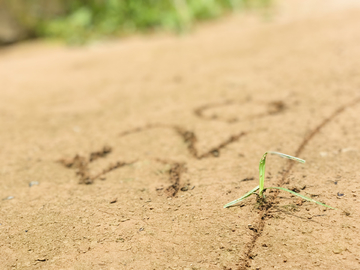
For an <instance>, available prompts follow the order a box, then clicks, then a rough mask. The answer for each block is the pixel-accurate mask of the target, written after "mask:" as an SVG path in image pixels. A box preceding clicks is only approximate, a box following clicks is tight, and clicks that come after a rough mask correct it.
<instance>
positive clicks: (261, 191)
mask: <svg viewBox="0 0 360 270" xmlns="http://www.w3.org/2000/svg"><path fill="white" fill-rule="evenodd" d="M267 154H273V155H278V156H281V157H283V158H288V159H292V160H295V161H298V162H300V163H305V160H303V159H300V158H297V157H293V156H290V155H286V154H283V153H279V152H271V151H269V152H266V153H265V154H264V155H263V156H262V158H261V160H260V164H259V174H260V181H259V185H258V186H257V187H256V188H254V189H253V190H250V191H249V192H248V193H246V194H245V195H244V196H242V197H241V198H239V199H237V200H235V201H232V202H229V203H227V204H225V205H224V208H227V207H229V206H232V205H234V204H236V203H238V202H241V201H242V200H245V199H246V198H247V197H249V196H250V195H251V194H256V195H257V196H258V198H259V200H260V201H262V202H264V201H265V195H264V192H265V191H266V189H279V190H284V191H287V192H290V193H291V194H293V195H296V196H298V197H300V198H302V199H304V200H307V201H309V202H314V203H317V204H319V205H322V206H325V207H328V208H331V209H335V208H333V207H331V206H328V205H326V204H323V203H321V202H318V201H315V200H313V199H311V198H308V197H305V196H303V195H301V194H299V193H296V192H294V191H292V190H289V189H286V188H283V187H267V188H264V182H265V163H266V157H267ZM257 190H259V193H256V191H257Z"/></svg>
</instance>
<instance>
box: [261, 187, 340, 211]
mask: <svg viewBox="0 0 360 270" xmlns="http://www.w3.org/2000/svg"><path fill="white" fill-rule="evenodd" d="M266 189H280V190H284V191H287V192H290V193H291V194H294V195H296V196H298V197H300V198H302V199H304V200H307V201H309V202H314V203H317V204H319V205H322V206H325V207H328V208H331V209H334V210H336V208H334V207H331V206H329V205H326V204H323V203H321V202H318V201H315V200H313V199H310V198H308V197H305V196H304V195H301V194H299V193H296V192H294V191H292V190H289V189H287V188H282V187H268V188H266Z"/></svg>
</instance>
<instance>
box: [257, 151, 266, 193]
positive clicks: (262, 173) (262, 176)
mask: <svg viewBox="0 0 360 270" xmlns="http://www.w3.org/2000/svg"><path fill="white" fill-rule="evenodd" d="M267 154H268V152H265V154H264V155H263V156H262V158H261V160H260V163H259V196H260V198H262V197H263V192H264V182H265V163H266V156H267Z"/></svg>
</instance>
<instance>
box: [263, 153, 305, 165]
mask: <svg viewBox="0 0 360 270" xmlns="http://www.w3.org/2000/svg"><path fill="white" fill-rule="evenodd" d="M267 153H269V154H273V155H278V156H280V157H283V158H288V159H292V160H295V161H298V162H300V163H305V160H303V159H301V158H297V157H293V156H290V155H287V154H283V153H279V152H273V151H269V152H267Z"/></svg>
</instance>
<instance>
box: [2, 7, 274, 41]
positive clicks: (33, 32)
mask: <svg viewBox="0 0 360 270" xmlns="http://www.w3.org/2000/svg"><path fill="white" fill-rule="evenodd" d="M270 1H271V0H51V1H48V0H0V45H8V44H13V43H16V42H19V41H21V40H26V39H32V38H42V37H45V38H49V37H50V38H56V39H60V40H64V41H65V42H67V43H68V44H83V43H86V42H89V41H91V40H97V39H104V38H109V37H113V36H124V35H129V34H133V33H136V32H153V31H159V30H161V31H169V32H177V33H182V32H186V31H189V30H190V29H191V27H192V26H193V25H194V23H195V22H197V21H203V20H209V19H213V18H218V17H220V16H221V15H224V14H226V13H229V12H234V11H237V10H244V9H252V8H261V7H265V6H269V5H270Z"/></svg>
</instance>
